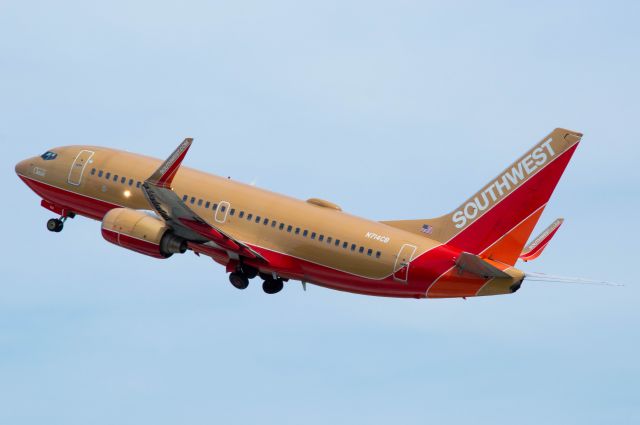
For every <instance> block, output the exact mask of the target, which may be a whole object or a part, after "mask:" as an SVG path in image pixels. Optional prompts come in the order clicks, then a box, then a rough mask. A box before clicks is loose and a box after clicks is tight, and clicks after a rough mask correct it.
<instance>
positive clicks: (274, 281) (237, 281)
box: [229, 266, 284, 294]
mask: <svg viewBox="0 0 640 425" xmlns="http://www.w3.org/2000/svg"><path fill="white" fill-rule="evenodd" d="M256 276H258V270H257V269H254V268H253V267H249V266H242V267H239V268H238V269H236V271H234V272H232V273H231V274H229V282H231V284H232V285H233V286H234V287H236V288H238V289H247V287H248V286H249V279H253V278H254V277H256ZM260 277H261V278H262V279H263V280H264V282H263V283H262V290H263V291H264V292H265V293H267V294H277V293H278V292H280V291H282V288H283V287H284V279H282V278H274V277H273V276H272V275H270V274H266V273H260Z"/></svg>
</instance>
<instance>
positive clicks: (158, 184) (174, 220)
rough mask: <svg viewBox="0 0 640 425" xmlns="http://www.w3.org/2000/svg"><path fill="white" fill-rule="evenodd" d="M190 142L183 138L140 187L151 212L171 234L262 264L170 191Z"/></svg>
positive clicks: (256, 253)
mask: <svg viewBox="0 0 640 425" xmlns="http://www.w3.org/2000/svg"><path fill="white" fill-rule="evenodd" d="M192 142H193V139H190V138H187V139H184V141H183V142H182V143H181V144H180V146H178V148H177V149H176V150H175V151H174V152H173V154H171V156H169V158H168V159H167V160H166V161H164V163H162V165H161V166H160V168H158V169H157V170H156V171H155V172H154V173H153V174H152V175H151V177H149V178H148V179H147V180H146V181H145V182H144V184H143V185H142V191H143V192H144V194H145V197H146V198H147V200H148V201H149V204H151V206H152V207H153V209H154V210H155V211H156V212H157V213H158V214H159V215H160V216H161V217H162V218H163V219H164V220H165V221H166V222H167V224H168V225H169V227H171V228H172V229H173V231H174V232H175V233H176V234H177V235H178V236H181V237H183V238H185V239H187V240H189V241H192V242H197V243H204V244H210V243H213V244H215V245H217V246H218V247H219V248H221V249H223V250H225V251H227V252H228V253H230V254H235V255H237V256H241V257H245V258H250V259H255V258H258V259H261V260H264V261H266V260H265V259H264V257H262V256H261V255H260V254H259V253H258V252H256V251H255V250H253V249H252V248H251V247H249V246H248V245H246V244H245V243H243V242H240V241H239V240H237V239H236V238H234V237H233V236H231V235H230V234H228V233H226V232H224V231H223V230H221V229H220V228H218V227H216V226H213V225H211V224H209V223H207V222H206V221H205V220H204V219H203V218H202V217H200V216H199V215H198V214H197V213H196V212H194V211H193V210H192V209H191V208H189V207H188V206H187V204H185V203H184V201H183V200H182V199H180V197H179V196H178V195H177V194H176V193H175V192H174V191H173V189H172V188H171V183H172V181H173V178H174V177H175V175H176V173H177V172H178V169H179V168H180V164H181V163H182V160H183V159H184V157H185V156H186V154H187V151H188V150H189V147H191V143H192Z"/></svg>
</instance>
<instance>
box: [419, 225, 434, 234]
mask: <svg viewBox="0 0 640 425" xmlns="http://www.w3.org/2000/svg"><path fill="white" fill-rule="evenodd" d="M420 231H421V232H422V233H426V234H427V235H430V234H431V232H433V227H431V226H429V225H428V224H423V225H422V229H420Z"/></svg>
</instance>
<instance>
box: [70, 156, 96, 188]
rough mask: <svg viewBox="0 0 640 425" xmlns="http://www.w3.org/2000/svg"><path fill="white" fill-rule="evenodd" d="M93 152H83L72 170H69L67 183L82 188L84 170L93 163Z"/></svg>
mask: <svg viewBox="0 0 640 425" xmlns="http://www.w3.org/2000/svg"><path fill="white" fill-rule="evenodd" d="M93 154H94V152H93V151H87V150H81V151H80V153H78V155H77V156H76V159H75V160H74V161H73V164H71V170H69V177H68V178H67V182H69V184H72V185H74V186H80V183H82V175H83V174H84V169H85V168H86V166H87V164H89V163H90V162H91V157H92V156H93Z"/></svg>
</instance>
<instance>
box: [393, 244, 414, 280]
mask: <svg viewBox="0 0 640 425" xmlns="http://www.w3.org/2000/svg"><path fill="white" fill-rule="evenodd" d="M415 253H416V246H415V245H411V244H408V243H406V244H404V245H402V247H401V248H400V251H399V252H398V255H397V256H396V261H395V264H394V266H393V279H394V280H396V281H398V282H406V281H407V279H409V267H410V266H411V260H412V259H413V256H414V254H415Z"/></svg>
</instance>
